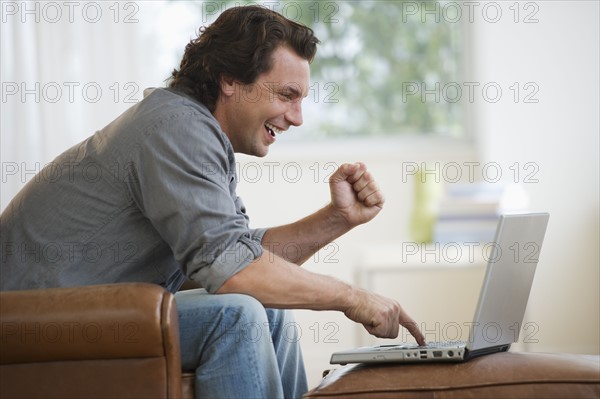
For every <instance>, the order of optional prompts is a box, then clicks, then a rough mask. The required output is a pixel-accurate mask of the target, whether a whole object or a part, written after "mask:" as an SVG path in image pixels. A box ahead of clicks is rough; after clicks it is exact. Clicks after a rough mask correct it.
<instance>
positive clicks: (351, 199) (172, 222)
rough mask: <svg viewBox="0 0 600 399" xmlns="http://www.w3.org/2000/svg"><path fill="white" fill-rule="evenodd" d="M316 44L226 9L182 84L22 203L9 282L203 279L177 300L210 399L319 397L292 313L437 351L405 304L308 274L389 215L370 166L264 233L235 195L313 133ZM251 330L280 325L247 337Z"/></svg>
mask: <svg viewBox="0 0 600 399" xmlns="http://www.w3.org/2000/svg"><path fill="white" fill-rule="evenodd" d="M317 43H318V40H317V38H316V37H315V36H314V35H313V32H312V31H311V30H310V29H308V28H306V27H304V26H301V25H299V24H296V23H294V22H292V21H289V20H287V19H285V18H283V17H282V16H281V15H279V14H277V13H275V12H272V11H269V10H268V9H265V8H262V7H257V6H249V7H236V8H232V9H230V10H227V11H225V12H224V13H223V14H222V15H221V16H220V17H219V18H218V19H217V20H216V21H215V22H214V23H213V24H212V25H210V26H209V27H208V28H205V29H204V30H203V31H202V32H201V34H200V35H199V37H198V38H196V39H194V40H192V41H191V42H190V43H189V44H188V45H187V47H186V50H185V54H184V57H183V60H182V62H181V66H180V69H179V70H175V71H173V76H172V81H171V84H170V88H168V89H155V90H149V91H147V92H146V96H145V98H144V99H143V100H142V101H141V102H140V103H138V104H136V105H135V106H133V107H132V108H130V109H129V110H128V111H126V112H125V113H124V114H123V115H121V116H120V117H119V118H117V119H116V120H115V121H113V122H112V123H111V124H109V125H108V126H106V127H105V128H104V129H102V130H100V131H99V132H97V133H96V134H95V135H93V136H91V137H90V138H88V139H87V140H85V141H83V142H82V143H80V144H78V145H76V146H75V147H73V148H71V149H69V150H67V151H66V152H65V153H63V154H62V155H60V156H59V157H58V158H57V159H56V160H55V161H54V162H53V163H51V164H50V165H49V166H48V167H47V168H45V169H44V170H42V171H41V172H40V174H39V175H38V176H36V177H34V178H33V179H32V181H30V182H29V183H28V184H27V185H26V187H25V188H24V189H23V190H22V191H21V192H20V193H19V194H18V195H17V196H16V197H15V198H14V199H13V201H12V202H11V203H10V204H9V206H8V207H7V208H6V210H5V212H4V213H3V214H2V227H1V233H2V237H1V240H2V269H1V271H2V279H1V280H0V281H1V288H2V289H3V290H18V289H31V288H44V287H57V286H75V285H88V284H101V283H113V282H125V281H143V282H149V283H156V284H160V285H162V286H164V287H166V288H167V289H169V290H170V291H172V292H176V291H178V290H179V289H180V287H181V285H182V284H183V283H184V281H185V280H186V279H188V280H191V281H193V282H196V283H198V284H199V285H200V286H201V287H203V289H195V290H188V291H181V292H179V293H177V294H176V300H177V306H178V312H179V318H180V330H181V333H180V335H181V347H182V362H183V365H182V366H183V368H184V369H186V370H195V371H196V389H197V392H196V394H197V397H246V398H248V397H257V398H266V397H269V398H270V397H282V396H285V397H299V396H301V395H302V394H303V393H304V392H305V391H306V390H307V386H306V377H305V374H304V367H303V363H302V357H301V353H300V349H299V347H298V345H297V343H295V342H289V341H288V340H286V339H284V334H283V331H284V328H285V326H286V325H288V324H287V323H290V322H291V321H290V320H291V319H290V315H289V312H285V311H283V310H280V309H294V308H302V309H314V310H337V311H342V312H344V313H345V315H346V316H347V317H348V318H350V319H352V320H354V321H356V322H358V323H361V324H363V325H364V327H365V328H366V329H367V330H368V331H369V332H370V333H371V334H373V335H375V336H378V337H396V336H397V335H398V331H399V326H400V325H403V326H405V327H406V328H408V329H409V331H410V332H411V333H412V334H413V335H414V336H415V338H416V339H417V341H418V342H419V343H421V344H422V343H424V342H423V336H422V334H421V333H420V332H419V330H418V328H417V327H416V323H415V322H414V321H413V320H412V319H411V318H410V317H409V316H408V315H407V314H406V313H405V312H404V311H403V310H402V308H401V307H400V305H399V304H398V303H397V302H395V301H393V300H390V299H387V298H383V297H381V296H378V295H376V294H373V293H369V292H366V291H364V290H361V289H359V288H356V287H352V286H350V285H349V284H347V283H344V282H342V281H339V280H337V279H334V278H332V277H327V276H323V275H318V274H315V273H311V272H308V271H306V270H303V269H302V268H300V267H299V265H301V264H302V263H303V262H304V261H305V260H306V259H308V258H310V257H311V256H312V255H313V254H314V253H315V252H316V251H317V250H318V249H319V248H321V247H323V246H324V245H326V244H327V243H329V242H331V241H332V240H334V239H335V238H337V237H339V236H341V235H342V234H344V233H346V232H348V231H349V230H351V229H352V228H354V227H355V226H358V225H360V224H363V223H366V222H368V221H370V220H371V219H373V218H374V217H375V216H376V215H377V214H378V213H379V211H380V210H381V208H382V206H383V202H384V198H383V195H382V193H381V191H380V190H379V188H378V186H377V184H376V183H375V181H374V179H373V177H372V176H371V175H370V173H369V172H368V171H367V170H366V167H365V165H363V164H361V163H354V164H344V165H342V166H340V167H339V168H338V170H337V171H336V172H335V173H334V174H333V175H332V176H331V181H330V191H331V202H330V203H329V204H328V205H327V206H326V207H324V208H323V209H321V210H319V211H317V212H315V213H314V214H312V215H310V216H308V217H306V218H304V219H302V220H300V221H298V222H296V223H292V224H290V225H285V226H279V227H273V228H270V229H250V228H249V218H248V216H247V215H246V210H245V208H244V205H243V204H242V202H241V199H240V198H239V197H237V196H236V194H235V189H236V176H235V155H234V154H235V153H244V154H250V155H255V156H259V157H263V156H265V155H266V154H267V153H268V149H269V146H270V145H272V144H273V143H275V142H276V140H277V136H278V135H280V134H283V133H284V132H285V131H286V130H287V129H288V128H290V127H291V126H299V125H300V124H302V112H301V101H302V99H303V98H304V97H306V95H307V93H308V87H309V62H310V61H312V59H313V57H314V55H315V53H316V45H317ZM265 200H267V201H271V202H273V204H274V205H275V204H276V203H277V198H272V197H269V198H265ZM292 242H293V243H294V244H295V247H299V248H300V249H301V251H300V253H299V254H298V256H297V257H296V258H293V259H291V258H289V257H288V254H286V253H284V251H282V249H283V248H285V247H286V244H288V243H292ZM315 242H317V243H318V245H317V246H315V245H314V244H315ZM278 309H279V310H278ZM248 326H259V327H260V326H266V327H267V331H266V333H265V334H263V335H261V334H258V336H253V337H252V339H241V338H243V337H244V333H245V330H244V328H247V327H248ZM246 338H248V337H246Z"/></svg>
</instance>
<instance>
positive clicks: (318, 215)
mask: <svg viewBox="0 0 600 399" xmlns="http://www.w3.org/2000/svg"><path fill="white" fill-rule="evenodd" d="M329 189H330V192H331V202H330V203H329V204H328V205H327V206H325V207H324V208H322V209H320V210H319V211H317V212H315V213H313V214H312V215H310V216H307V217H305V218H304V219H301V220H300V221H298V222H295V223H291V224H288V225H284V226H278V227H273V228H270V229H269V230H267V232H266V233H265V235H264V237H263V241H262V244H263V247H265V248H266V249H267V250H268V251H270V252H273V253H274V254H276V255H278V256H280V257H283V258H284V259H286V260H287V261H289V262H292V263H295V264H297V265H301V264H302V263H304V262H305V261H306V260H307V259H309V258H310V257H311V256H312V255H313V254H314V253H315V252H317V251H318V250H319V249H321V248H323V247H324V246H325V245H327V244H328V243H330V242H332V241H333V240H335V239H336V238H338V237H340V236H342V235H344V234H345V233H347V232H348V231H350V230H351V229H353V228H354V227H356V226H358V225H360V224H363V223H366V222H368V221H370V220H371V219H373V218H374V217H375V216H376V215H377V214H378V213H379V211H381V209H382V207H383V202H384V198H383V194H382V193H381V191H380V190H379V187H378V186H377V183H376V182H375V180H374V179H373V177H372V176H371V174H370V173H369V172H368V171H367V168H366V166H365V165H364V164H362V163H354V164H343V165H341V166H340V167H339V168H338V169H337V170H336V172H335V173H334V174H333V175H331V178H330V179H329ZM289 243H294V244H295V247H297V248H299V249H300V251H299V252H297V251H288V252H291V253H286V252H284V251H282V249H283V248H286V244H289Z"/></svg>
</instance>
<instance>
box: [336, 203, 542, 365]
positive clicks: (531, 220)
mask: <svg viewBox="0 0 600 399" xmlns="http://www.w3.org/2000/svg"><path fill="white" fill-rule="evenodd" d="M549 217H550V215H549V214H548V213H529V214H517V215H501V216H500V218H499V221H498V226H497V228H496V234H495V238H494V241H493V242H491V243H489V245H490V246H491V252H490V254H489V256H488V262H487V267H486V272H485V277H484V279H483V284H482V287H481V291H480V294H479V301H478V303H477V308H476V310H475V316H474V320H473V323H472V324H470V325H469V339H468V340H467V341H465V342H430V343H427V345H426V346H419V345H417V344H411V343H400V344H392V345H378V346H367V347H362V348H354V349H350V350H345V351H340V352H335V353H333V354H332V356H331V360H330V363H331V364H347V363H386V362H389V363H402V362H410V363H415V362H462V361H466V360H469V359H472V358H474V357H477V356H481V355H487V354H491V353H496V352H506V351H508V350H509V349H510V345H511V344H512V343H514V342H517V341H518V340H519V331H520V329H521V324H522V323H523V318H524V316H525V308H526V307H527V300H528V298H529V292H530V290H531V285H532V283H533V277H534V274H535V269H536V267H537V263H538V259H539V254H540V250H541V248H542V242H543V240H544V235H545V233H546V226H547V225H548V219H549Z"/></svg>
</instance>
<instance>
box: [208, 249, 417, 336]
mask: <svg viewBox="0 0 600 399" xmlns="http://www.w3.org/2000/svg"><path fill="white" fill-rule="evenodd" d="M227 293H238V294H246V295H250V296H252V297H254V298H256V299H257V300H258V301H259V302H261V303H262V304H263V305H264V306H265V307H272V308H284V309H310V310H337V311H340V312H343V313H344V314H345V315H346V317H348V318H349V319H351V320H353V321H355V322H357V323H361V324H362V325H363V326H364V327H365V328H366V329H367V331H368V332H369V333H371V334H373V335H375V336H376V337H382V338H396V337H397V336H398V330H399V326H400V325H403V326H404V327H406V328H407V329H408V330H409V331H410V333H411V334H412V335H413V336H414V337H415V338H416V340H417V342H418V343H419V344H420V345H424V343H425V339H424V337H423V335H422V334H421V332H420V331H419V328H418V327H417V324H416V323H415V321H414V320H413V319H411V318H410V316H408V314H406V312H405V311H404V310H403V309H402V307H401V306H400V304H398V303H397V302H396V301H394V300H390V299H387V298H384V297H382V296H380V295H377V294H373V293H369V292H367V291H365V290H363V289H360V288H355V287H352V286H351V285H350V284H347V283H345V282H343V281H341V280H338V279H336V278H333V277H330V276H325V275H320V274H316V273H312V272H309V271H307V270H305V269H303V268H301V267H297V266H296V265H294V264H292V263H290V262H288V261H286V260H285V259H282V258H280V257H278V256H277V255H275V254H272V253H270V252H268V251H264V252H263V254H262V255H261V256H260V257H258V258H257V259H256V260H255V261H254V262H252V263H251V264H250V265H248V266H247V267H245V268H244V269H242V270H241V271H239V272H238V273H237V274H235V275H233V276H232V277H230V278H229V279H228V280H227V281H225V283H224V284H223V285H222V286H221V287H220V288H219V290H218V291H217V294H227Z"/></svg>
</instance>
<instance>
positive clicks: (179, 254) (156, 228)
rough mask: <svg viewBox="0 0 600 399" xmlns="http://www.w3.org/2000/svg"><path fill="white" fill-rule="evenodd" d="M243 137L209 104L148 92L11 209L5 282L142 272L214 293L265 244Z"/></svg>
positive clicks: (141, 277)
mask: <svg viewBox="0 0 600 399" xmlns="http://www.w3.org/2000/svg"><path fill="white" fill-rule="evenodd" d="M235 170H236V169H235V157H234V151H233V147H232V146H231V143H230V142H229V140H228V138H227V137H226V136H225V134H224V133H223V132H222V131H221V128H220V126H219V124H218V122H217V121H216V120H215V119H214V117H213V116H212V115H211V113H210V112H209V111H208V110H207V109H206V107H205V106H204V105H202V104H201V103H199V102H197V101H195V100H193V99H191V98H189V97H187V96H185V95H182V94H181V93H178V92H176V91H173V90H170V89H154V90H147V91H146V97H145V98H144V99H143V100H142V101H141V102H139V103H138V104H136V105H134V106H133V107H131V108H130V109H129V110H127V111H126V112H125V113H123V114H122V115H121V116H120V117H119V118H117V119H116V120H115V121H113V122H112V123H110V124H109V125H108V126H106V127H105V128H104V129H102V130H100V131H98V132H96V134H94V135H93V136H91V137H90V138H88V139H87V140H85V141H83V142H82V143H80V144H77V145H76V146H74V147H72V148H70V149H69V150H67V151H66V152H64V153H63V154H62V155H60V156H59V157H58V158H56V159H55V160H54V161H53V162H51V163H50V164H48V165H46V166H45V167H44V168H43V169H42V170H41V171H40V173H39V174H38V175H36V176H35V177H33V178H32V179H31V181H29V182H28V183H27V185H26V186H25V187H24V188H23V190H21V191H20V192H19V193H18V194H17V196H16V197H15V198H14V199H13V200H12V201H11V203H10V204H9V205H8V206H7V208H6V210H5V211H4V212H3V213H2V215H1V223H0V233H1V234H0V241H1V267H0V289H2V290H19V289H30V288H45V287H59V286H75V285H88V284H102V283H112V282H126V281H141V282H150V283H156V284H160V285H162V286H164V287H166V288H167V289H169V290H170V291H176V290H177V289H178V288H179V287H180V285H181V284H182V283H183V281H184V279H185V276H187V277H189V278H191V279H193V280H195V281H197V282H199V283H201V284H202V286H203V287H205V288H206V289H207V290H208V291H209V292H214V291H216V290H217V289H218V288H219V287H220V286H221V285H222V284H223V283H224V282H225V280H227V279H228V278H229V277H230V276H232V275H233V274H235V273H236V272H238V271H239V270H241V269H243V268H244V267H245V266H247V265H248V264H249V263H250V262H251V261H253V260H254V259H255V258H256V257H258V256H259V255H260V254H262V247H261V240H262V236H263V235H264V232H265V230H264V229H256V230H252V229H250V228H249V219H248V216H247V215H246V211H245V208H244V205H243V203H242V201H241V199H240V198H239V197H238V196H237V195H236V183H237V181H236V180H237V176H236V172H235Z"/></svg>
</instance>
